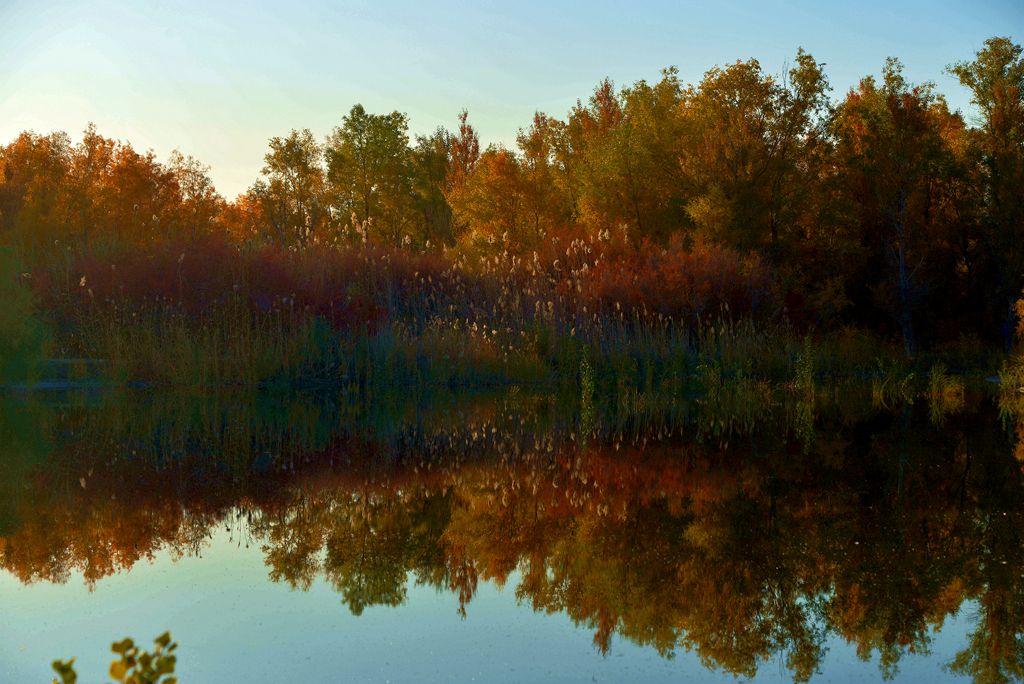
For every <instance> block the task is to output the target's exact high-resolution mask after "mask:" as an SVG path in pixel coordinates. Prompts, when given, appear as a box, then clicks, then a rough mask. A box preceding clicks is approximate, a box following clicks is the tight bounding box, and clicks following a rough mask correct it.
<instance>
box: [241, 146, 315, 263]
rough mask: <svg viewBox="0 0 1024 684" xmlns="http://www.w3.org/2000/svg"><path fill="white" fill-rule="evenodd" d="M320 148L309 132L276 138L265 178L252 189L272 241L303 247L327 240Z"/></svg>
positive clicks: (269, 153)
mask: <svg viewBox="0 0 1024 684" xmlns="http://www.w3.org/2000/svg"><path fill="white" fill-rule="evenodd" d="M321 160H322V151H321V148H320V145H319V144H317V142H316V139H315V138H314V137H313V134H312V133H311V132H310V131H309V129H303V130H301V131H296V130H293V131H292V132H291V133H290V134H288V135H287V136H286V137H284V138H272V139H271V140H270V151H269V152H267V154H266V156H265V157H264V161H265V165H264V167H263V178H261V179H259V180H257V181H256V183H255V184H254V185H253V187H252V188H251V189H250V190H249V194H250V196H251V197H252V198H253V200H254V201H255V202H257V203H258V204H259V205H260V207H261V213H262V216H263V217H264V219H265V220H266V222H267V227H268V228H269V230H270V238H271V240H272V241H274V242H276V243H278V244H281V245H303V244H308V243H310V242H315V241H317V240H321V239H325V238H326V235H325V232H326V230H327V227H328V219H329V218H330V214H329V212H328V207H327V201H326V192H325V191H326V187H325V179H324V169H323V163H322V161H321Z"/></svg>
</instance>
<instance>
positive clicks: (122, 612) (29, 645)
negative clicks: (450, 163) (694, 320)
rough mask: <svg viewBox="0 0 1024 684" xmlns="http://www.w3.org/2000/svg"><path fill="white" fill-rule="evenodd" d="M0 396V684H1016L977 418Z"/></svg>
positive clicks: (1008, 447)
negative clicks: (59, 666) (114, 683)
mask: <svg viewBox="0 0 1024 684" xmlns="http://www.w3.org/2000/svg"><path fill="white" fill-rule="evenodd" d="M756 396H757V400H756V401H752V398H751V395H750V394H749V393H747V394H743V395H740V394H736V395H730V394H729V393H728V392H723V393H720V394H716V395H713V396H710V397H704V398H701V399H694V400H690V401H678V400H668V399H659V398H655V397H644V396H642V395H627V396H620V397H616V398H614V399H613V400H608V401H605V402H598V403H597V404H596V405H594V404H592V403H587V404H586V405H583V406H581V405H580V403H579V402H578V401H577V402H574V401H572V400H571V399H570V400H566V399H565V398H564V397H563V398H559V397H557V396H547V395H544V394H532V393H528V392H525V391H501V392H495V393H490V394H481V395H473V396H465V395H458V396H451V395H438V396H430V397H403V396H396V397H373V398H367V397H361V398H358V399H355V398H349V399H338V398H325V397H299V398H297V397H290V398H281V397H269V396H261V395H255V396H244V397H242V396H218V397H194V396H177V395H174V396H167V395H154V394H141V393H134V394H133V393H127V394H120V395H114V396H109V395H103V396H66V395H59V396H58V395H50V396H24V395H22V396H7V397H5V398H3V399H2V400H0V410H2V412H0V566H2V567H0V605H2V606H3V619H2V620H0V681H2V682H48V681H49V679H50V676H51V672H50V669H49V663H50V661H52V660H53V659H55V658H58V657H59V658H68V657H71V656H76V657H77V661H76V663H77V665H78V671H79V674H80V676H81V679H80V681H83V682H92V681H102V679H101V677H100V675H102V674H104V673H105V672H106V669H107V665H108V664H109V661H110V657H109V652H108V648H109V644H110V642H112V641H114V640H115V639H120V638H121V637H123V636H125V635H131V636H133V637H135V638H136V639H137V640H138V641H140V642H142V641H148V639H149V638H151V637H154V636H156V635H157V634H159V633H161V632H163V631H164V630H168V629H169V630H170V631H171V632H172V633H173V635H174V637H175V639H176V640H177V641H178V642H179V643H180V644H181V646H180V649H179V667H178V673H179V674H180V677H181V680H182V681H183V682H228V681H250V682H280V681H297V682H298V681H301V682H321V681H323V682H331V681H371V682H389V681H390V682H426V681H437V682H446V681H481V682H522V681H565V682H595V681H596V682H616V681H707V682H732V681H735V680H736V677H737V676H738V677H740V678H741V679H753V680H754V681H757V682H791V681H806V680H810V681H820V682H863V681H877V680H880V679H882V678H883V677H888V678H891V679H893V680H895V681H914V682H916V681H978V682H999V681H1018V680H1020V678H1021V675H1022V673H1024V639H1022V633H1024V575H1022V573H1024V544H1022V536H1021V530H1022V529H1024V528H1022V527H1021V525H1022V523H1024V497H1022V494H1024V477H1022V472H1021V465H1020V462H1019V461H1018V460H1017V458H1016V456H1015V454H1016V451H1017V443H1016V437H1015V435H1016V434H1017V420H1016V418H1015V416H1016V415H1017V414H1016V413H1015V412H1014V411H1013V407H1009V409H1008V408H1007V406H1005V405H1003V406H1000V402H999V401H998V399H997V398H996V397H995V396H992V395H991V394H987V393H984V392H979V393H977V394H976V395H975V394H969V395H968V397H967V400H966V401H965V402H963V403H962V404H959V405H956V406H953V407H949V406H944V407H937V406H934V405H930V404H929V402H928V401H927V398H920V399H918V400H916V401H914V402H913V403H906V402H898V403H897V402H885V401H882V400H881V399H880V398H879V397H878V396H873V395H872V394H871V392H870V391H866V390H865V391H860V390H859V389H858V388H843V389H841V390H838V391H835V392H832V393H828V396H819V397H816V398H814V399H808V398H806V397H805V398H803V399H801V400H797V399H796V398H794V397H793V396H792V393H787V392H786V391H777V392H764V393H760V394H757V395H756Z"/></svg>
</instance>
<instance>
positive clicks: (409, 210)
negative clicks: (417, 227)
mask: <svg viewBox="0 0 1024 684" xmlns="http://www.w3.org/2000/svg"><path fill="white" fill-rule="evenodd" d="M408 129H409V121H408V117H406V115H405V114H402V113H401V112H391V113H390V114H370V113H368V112H367V111H366V110H365V109H364V108H363V106H362V105H358V104H357V105H355V106H354V107H352V110H351V111H350V112H349V113H348V115H347V116H345V117H344V118H343V119H342V123H341V126H339V127H337V128H335V129H334V132H333V133H332V134H331V136H330V137H329V138H328V141H327V145H326V147H325V149H324V153H325V156H326V159H327V177H328V180H329V181H330V187H331V194H332V199H333V205H334V209H335V212H336V213H337V214H338V215H339V216H341V217H343V218H344V219H347V218H348V217H349V216H350V215H352V214H354V215H355V216H356V218H357V219H358V220H360V221H369V222H370V225H371V230H372V232H373V233H374V234H376V235H377V236H378V237H379V238H380V239H382V240H385V241H387V242H390V243H392V244H397V243H399V242H400V241H401V240H402V239H403V238H405V237H406V236H407V235H408V234H409V232H410V231H411V229H412V226H413V219H414V217H415V207H414V203H413V191H412V173H411V165H412V153H411V151H410V149H409V132H408Z"/></svg>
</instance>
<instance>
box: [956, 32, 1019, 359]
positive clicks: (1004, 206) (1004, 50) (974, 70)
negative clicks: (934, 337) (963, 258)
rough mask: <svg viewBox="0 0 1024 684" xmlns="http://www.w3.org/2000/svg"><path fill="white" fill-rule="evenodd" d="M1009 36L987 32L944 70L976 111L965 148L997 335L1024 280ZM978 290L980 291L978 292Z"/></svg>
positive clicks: (1013, 47) (1014, 70)
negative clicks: (967, 58) (976, 122)
mask: <svg viewBox="0 0 1024 684" xmlns="http://www.w3.org/2000/svg"><path fill="white" fill-rule="evenodd" d="M1022 51H1024V49H1022V48H1021V46H1020V45H1018V44H1016V43H1014V42H1012V41H1011V40H1010V39H1009V38H998V37H997V38H989V39H988V40H986V41H985V46H984V47H983V48H982V49H981V50H979V51H978V52H977V54H976V55H975V58H974V60H973V61H971V62H958V63H956V64H954V65H952V66H950V67H949V71H950V73H952V74H953V75H954V76H956V77H957V78H958V79H959V80H960V83H961V84H962V85H963V86H964V87H966V88H968V89H969V90H970V91H971V102H972V104H974V106H975V107H977V108H978V111H979V112H980V123H981V126H980V128H979V129H976V130H975V131H974V136H973V141H972V145H971V148H970V151H969V154H970V156H971V158H972V161H973V164H974V166H975V168H976V169H977V175H976V179H977V180H976V196H977V197H978V199H979V202H980V204H981V206H982V217H981V220H982V222H983V231H982V234H983V237H982V243H983V247H984V250H985V255H984V257H985V260H986V265H987V271H988V274H989V277H988V278H986V283H985V289H987V290H988V293H987V295H988V301H985V302H982V304H983V305H984V306H987V307H993V308H995V309H996V311H995V312H994V314H995V320H996V321H998V322H999V323H1001V328H1002V332H1003V336H1004V338H1005V339H1006V340H1009V337H1010V333H1011V331H1012V328H1013V326H1012V321H1013V302H1014V300H1015V299H1016V298H1017V296H1018V295H1019V294H1020V289H1021V286H1022V284H1024V239H1022V238H1024V206H1022V203H1021V197H1020V194H1021V188H1022V187H1024V58H1022ZM979 294H981V293H979Z"/></svg>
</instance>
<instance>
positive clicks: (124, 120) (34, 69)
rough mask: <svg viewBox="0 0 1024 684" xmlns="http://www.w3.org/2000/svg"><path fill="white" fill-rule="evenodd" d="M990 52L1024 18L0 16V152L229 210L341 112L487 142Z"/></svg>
mask: <svg viewBox="0 0 1024 684" xmlns="http://www.w3.org/2000/svg"><path fill="white" fill-rule="evenodd" d="M992 35H1009V36H1011V37H1013V38H1014V39H1015V40H1016V41H1017V42H1021V41H1022V40H1024V2H1022V1H1021V0H973V1H961V0H948V1H943V0H930V1H924V0H919V1H915V2H906V1H902V0H888V1H878V0H869V1H866V2H856V3H852V2H851V3H846V2H825V1H824V0H818V1H817V2H811V1H805V0H790V1H789V2H775V3H769V2H763V1H762V2H757V1H744V2H726V1H724V0H720V1H717V2H709V3H697V2H665V1H661V2H642V1H638V0H634V2H632V3H628V4H627V3H626V2H615V3H613V2H605V1H603V0H600V1H598V0H591V1H590V2H575V3H573V2H561V1H559V0H547V1H537V0H528V1H520V2H515V3H512V2H507V3H496V2H475V3H461V2H453V1H450V0H444V1H440V2H423V1H420V2H416V1H414V0H401V1H396V2H385V1H384V0H376V1H359V0H356V1H352V0H345V1H340V2H327V1H326V0H310V1H306V2H301V1H297V2H289V3H285V2H280V3H272V2H259V1H258V0H254V1H250V2H237V1H234V0H231V1H220V0H205V1H204V2H195V1H192V0H160V1H155V0H154V1H151V2H143V1H141V0H140V1H136V2H128V1H125V0H92V1H84V0H82V1H74V0H0V141H3V142H6V141H8V140H10V139H12V138H13V137H14V136H15V135H16V134H17V133H18V132H19V131H21V130H23V129H33V130H36V131H39V132H46V131H49V130H53V129H63V130H67V131H68V132H70V133H71V134H72V135H73V137H74V138H76V139H77V138H78V136H79V134H80V132H81V130H82V129H83V128H84V127H85V125H86V123H87V122H89V121H93V122H95V123H96V125H97V126H98V128H99V130H100V132H101V133H103V134H105V135H107V136H111V137H116V138H121V139H126V140H129V141H131V142H132V143H133V144H134V145H135V146H136V147H137V148H141V149H146V148H152V149H153V150H154V151H155V152H156V153H157V154H158V155H159V156H160V157H161V158H164V157H165V156H166V155H167V153H169V152H170V151H171V150H172V149H174V148H176V147H177V148H179V149H181V150H182V151H183V152H185V153H187V154H192V155H194V156H196V157H198V158H199V159H200V160H201V161H203V162H204V163H206V164H209V165H210V166H211V167H212V175H213V178H214V180H215V182H216V183H217V187H218V188H219V189H220V190H221V192H222V193H223V194H225V195H226V196H228V197H232V196H234V195H235V194H237V193H238V192H241V191H243V190H244V189H245V188H246V187H247V186H248V185H249V184H250V183H251V182H252V181H253V180H254V179H255V177H256V175H257V174H258V173H259V169H260V167H261V166H262V158H263V154H264V152H265V150H266V142H267V139H268V138H270V137H271V136H274V135H281V134H284V133H287V132H288V131H289V130H290V129H292V128H303V127H308V128H310V129H312V130H313V131H314V132H315V133H317V134H318V135H325V134H327V133H328V132H329V131H330V129H331V128H332V127H333V126H334V125H336V124H337V123H338V122H339V121H340V120H341V117H342V115H343V114H344V113H345V112H347V111H348V109H349V108H350V107H351V105H352V104H354V103H356V102H361V103H363V104H364V105H365V106H366V107H367V109H369V110H371V111H391V110H393V109H398V110H401V111H404V112H406V113H408V114H409V116H410V118H411V128H412V131H413V132H414V133H420V132H424V133H425V132H429V131H431V130H433V129H434V128H436V127H437V126H440V125H443V126H448V127H452V126H453V124H454V123H455V117H456V114H457V112H458V111H459V110H460V109H462V108H463V107H466V108H468V109H469V111H470V118H471V121H472V122H473V123H474V124H475V125H476V127H477V128H478V130H479V131H480V133H481V137H482V138H483V140H484V141H485V142H511V141H512V140H513V139H514V137H515V133H516V129H517V128H519V127H520V126H524V125H526V124H528V123H529V120H530V118H531V116H532V114H533V112H534V111H535V110H538V109H540V110H543V111H546V112H548V113H550V114H553V115H557V116H564V114H565V113H566V112H567V111H568V109H569V108H570V107H571V106H572V104H573V103H574V102H575V101H576V99H577V98H586V97H587V96H588V94H589V93H590V91H591V90H592V88H593V86H594V85H595V84H596V83H597V82H598V81H599V80H600V79H601V78H603V77H604V76H610V77H611V78H612V79H613V80H614V81H615V82H616V83H617V84H628V83H631V82H633V81H635V80H637V79H640V78H646V79H655V78H657V77H658V74H659V71H660V69H661V68H663V67H666V66H669V65H677V66H678V67H679V69H680V73H681V75H682V77H683V79H684V80H685V81H695V80H699V78H700V76H701V74H702V73H703V72H704V71H705V70H706V69H707V68H708V67H710V66H713V65H715V64H723V63H726V62H731V61H734V60H736V59H741V58H742V59H745V58H748V57H756V58H757V59H759V60H760V61H761V63H762V65H763V66H764V67H765V69H766V70H768V71H769V72H772V73H777V72H779V71H781V70H782V68H783V67H784V65H785V64H786V63H787V61H791V60H792V56H793V54H794V53H795V52H796V49H797V48H798V47H800V46H802V47H804V48H805V49H806V50H808V51H809V52H810V53H811V54H813V55H814V56H815V57H816V58H818V59H819V60H820V61H823V62H826V63H827V64H828V66H827V68H826V70H827V72H828V74H829V77H830V80H831V81H832V84H833V86H834V88H835V93H834V95H835V96H837V97H838V96H840V95H842V93H844V92H845V91H846V90H847V89H848V88H850V87H851V86H852V85H854V84H855V83H856V82H857V80H858V79H859V78H860V77H861V76H863V75H865V74H868V73H876V72H877V71H878V70H879V68H880V66H881V64H882V62H883V61H884V59H885V57H886V56H888V55H896V56H898V57H900V59H902V60H903V62H904V63H905V64H906V67H907V75H908V77H909V78H910V79H911V80H914V81H920V80H934V81H935V82H937V83H938V85H939V89H940V91H942V92H945V93H946V94H947V95H948V97H949V99H950V102H951V103H952V104H953V105H954V106H955V107H960V108H966V106H967V98H966V95H965V94H964V93H963V91H962V90H961V89H960V88H959V87H958V86H957V85H956V84H955V82H954V81H953V80H952V79H950V78H949V77H948V76H945V75H944V74H943V72H942V69H943V67H944V66H945V65H946V64H948V63H950V62H952V61H956V60H959V59H965V58H970V57H971V55H972V54H973V53H974V51H975V50H976V49H977V48H978V47H980V45H981V43H982V41H983V40H984V39H985V38H987V37H989V36H992Z"/></svg>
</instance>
